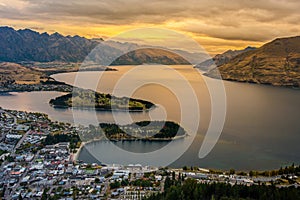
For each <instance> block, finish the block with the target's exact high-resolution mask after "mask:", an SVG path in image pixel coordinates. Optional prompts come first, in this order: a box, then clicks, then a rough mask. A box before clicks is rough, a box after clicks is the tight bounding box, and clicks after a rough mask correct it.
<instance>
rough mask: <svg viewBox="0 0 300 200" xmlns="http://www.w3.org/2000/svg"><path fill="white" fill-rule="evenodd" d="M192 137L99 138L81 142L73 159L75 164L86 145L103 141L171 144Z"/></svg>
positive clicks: (186, 135)
mask: <svg viewBox="0 0 300 200" xmlns="http://www.w3.org/2000/svg"><path fill="white" fill-rule="evenodd" d="M189 136H190V135H189V134H187V133H186V134H184V135H180V136H175V137H174V138H152V139H149V138H148V139H145V138H136V139H119V140H114V139H112V140H110V139H108V138H107V137H105V138H103V136H102V138H99V139H93V140H89V141H86V142H81V144H80V147H79V148H78V150H77V151H76V153H73V154H72V158H73V162H74V161H75V162H76V161H78V158H79V155H80V152H81V150H82V148H83V147H84V146H85V145H88V144H90V143H93V142H101V141H104V142H112V143H114V142H134V141H143V142H170V141H172V140H180V139H184V138H186V137H189Z"/></svg>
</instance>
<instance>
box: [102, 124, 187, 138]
mask: <svg viewBox="0 0 300 200" xmlns="http://www.w3.org/2000/svg"><path fill="white" fill-rule="evenodd" d="M100 128H101V129H102V130H103V132H104V134H105V135H106V137H107V138H108V139H109V140H114V141H120V140H145V141H152V140H166V141H169V140H172V139H176V138H182V137H185V136H186V135H187V134H186V131H185V130H184V129H183V128H182V127H181V126H180V125H179V124H177V123H175V122H172V121H166V122H165V121H151V122H150V121H141V122H135V123H132V124H128V125H117V124H108V123H100Z"/></svg>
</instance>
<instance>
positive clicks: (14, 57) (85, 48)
mask: <svg viewBox="0 0 300 200" xmlns="http://www.w3.org/2000/svg"><path fill="white" fill-rule="evenodd" d="M97 44H98V42H96V41H92V40H88V39H86V38H83V37H80V36H73V37H71V36H66V37H64V36H62V35H60V34H59V33H53V34H51V35H49V34H48V33H42V34H40V33H38V32H35V31H32V30H30V29H24V30H17V31H16V30H14V29H13V28H10V27H0V60H1V61H7V62H19V61H38V62H52V61H64V62H80V61H83V60H84V58H85V57H86V56H87V55H88V53H89V52H90V51H91V50H92V49H93V48H95V47H96V46H97Z"/></svg>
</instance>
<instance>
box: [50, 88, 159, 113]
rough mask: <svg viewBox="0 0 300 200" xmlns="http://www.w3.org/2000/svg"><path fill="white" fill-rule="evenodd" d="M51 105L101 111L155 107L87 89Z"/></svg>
mask: <svg viewBox="0 0 300 200" xmlns="http://www.w3.org/2000/svg"><path fill="white" fill-rule="evenodd" d="M50 104H51V105H52V106H53V107H57V108H81V109H96V110H100V111H101V110H104V111H110V110H120V111H126V110H129V111H147V110H149V109H150V108H151V107H152V106H154V104H153V103H151V102H149V101H145V100H140V99H133V98H128V97H114V96H112V95H110V94H103V93H98V92H94V91H92V90H85V89H74V91H73V92H71V93H68V94H66V95H63V96H59V97H57V98H55V99H51V100H50Z"/></svg>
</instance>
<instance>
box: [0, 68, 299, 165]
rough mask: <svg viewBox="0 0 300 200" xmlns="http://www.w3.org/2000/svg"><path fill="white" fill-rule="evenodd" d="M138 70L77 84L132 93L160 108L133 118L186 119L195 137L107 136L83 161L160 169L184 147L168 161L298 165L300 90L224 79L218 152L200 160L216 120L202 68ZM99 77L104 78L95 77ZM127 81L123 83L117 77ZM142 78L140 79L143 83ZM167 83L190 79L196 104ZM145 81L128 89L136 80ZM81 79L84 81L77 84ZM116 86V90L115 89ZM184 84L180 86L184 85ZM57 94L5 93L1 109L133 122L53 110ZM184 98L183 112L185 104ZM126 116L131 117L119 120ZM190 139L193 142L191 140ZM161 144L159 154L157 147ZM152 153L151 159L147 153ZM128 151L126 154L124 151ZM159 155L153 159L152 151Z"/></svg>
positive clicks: (70, 77)
mask: <svg viewBox="0 0 300 200" xmlns="http://www.w3.org/2000/svg"><path fill="white" fill-rule="evenodd" d="M142 67H143V68H139V70H137V71H135V72H134V73H129V72H130V70H132V69H133V66H118V67H115V68H117V69H118V71H106V72H80V78H81V79H82V80H84V81H80V80H79V81H78V80H77V83H75V85H76V86H80V87H83V88H91V89H95V88H96V89H97V90H98V91H100V92H105V93H112V92H114V93H116V94H120V95H122V94H128V93H132V96H133V97H134V98H141V99H145V100H149V101H151V102H153V103H155V104H156V105H157V107H156V108H155V109H153V110H151V111H150V112H132V113H130V116H129V117H130V120H132V121H141V120H146V119H150V118H151V119H156V120H160V119H165V118H166V119H168V120H172V121H175V122H179V123H180V122H181V121H182V119H183V117H184V118H185V120H186V121H185V123H183V124H181V125H182V126H183V127H184V128H185V129H186V130H187V131H188V132H190V131H191V130H193V128H194V127H192V126H194V125H195V124H197V125H198V126H199V127H198V128H197V131H196V133H195V134H196V135H195V138H193V137H192V136H190V137H186V138H184V139H179V140H176V141H173V142H172V143H169V142H143V141H130V142H129V141H127V142H125V141H123V142H115V143H114V145H111V143H109V142H105V141H95V142H92V143H89V144H87V145H86V146H85V147H84V148H82V150H81V152H80V154H79V159H80V160H83V161H86V162H99V161H102V162H105V163H120V164H130V163H140V164H144V165H155V166H161V165H163V164H164V163H166V162H167V161H168V159H169V160H170V158H171V157H173V158H174V157H176V156H177V155H179V154H180V152H181V151H183V149H185V148H186V147H187V146H188V148H187V150H186V151H184V152H185V153H184V154H183V155H182V156H180V157H179V158H178V159H177V160H176V161H175V162H172V163H171V166H174V167H182V166H184V165H187V166H191V165H192V166H196V165H197V166H201V167H207V168H216V169H229V168H235V169H243V170H248V169H273V168H279V167H280V166H282V165H286V164H291V163H293V162H294V163H298V164H299V162H300V154H299V152H300V145H299V141H300V123H299V119H300V112H299V108H300V105H299V102H300V91H299V90H295V89H289V88H279V87H272V86H264V85H255V84H247V83H237V82H228V81H224V85H225V90H226V98H227V112H226V121H225V125H224V128H223V131H222V134H221V136H220V138H219V140H218V143H217V144H216V145H215V147H214V148H213V150H212V151H211V152H210V153H209V154H208V155H207V156H206V157H205V158H202V159H199V158H198V152H199V148H200V146H201V144H202V142H203V138H204V136H205V133H206V131H207V128H208V125H209V122H210V117H211V108H210V106H211V100H210V96H209V92H208V90H207V87H206V85H205V80H206V79H209V78H207V77H202V76H201V75H200V73H199V72H198V70H197V69H194V68H192V67H191V66H171V68H172V69H174V70H175V71H177V72H178V73H180V74H181V76H182V77H184V79H179V78H177V77H176V76H173V75H172V73H171V71H172V70H170V68H163V67H156V66H151V65H149V66H142ZM75 77H76V73H65V74H56V75H53V78H55V79H56V80H58V81H64V82H66V83H69V84H74V80H75ZM99 77H101V80H99V81H98V79H99ZM124 77H125V79H124V80H123V82H122V81H121V83H122V84H117V83H118V81H120V80H122V78H124ZM142 80H143V81H142ZM160 80H164V81H165V82H166V83H169V84H170V88H177V89H178V90H179V91H185V90H187V89H186V81H188V83H189V84H190V86H191V88H192V89H193V90H194V91H195V95H196V97H197V100H198V102H199V103H198V105H195V104H194V103H193V102H194V100H193V99H190V98H184V97H185V96H184V95H185V93H184V92H183V93H180V94H176V93H174V91H172V89H170V88H167V87H165V86H164V85H163V84H158V83H159V81H160ZM141 81H142V82H141ZM144 82H148V84H145V85H142V86H140V87H137V88H135V89H134V91H131V89H132V88H134V87H135V86H134V85H135V84H137V83H138V84H143V83H144ZM77 84H79V85H77ZM116 84H117V86H118V87H117V88H114V87H115V86H116ZM180 89H181V90H180ZM61 94H62V93H59V92H24V93H12V95H8V96H1V97H0V106H1V107H3V108H7V109H16V110H26V111H37V112H43V113H47V114H48V115H49V116H50V118H51V119H53V120H58V121H64V122H71V123H73V122H74V116H75V118H76V120H75V121H76V122H78V123H81V124H85V125H87V124H89V123H94V124H97V123H98V122H115V121H116V120H117V121H118V122H120V123H124V124H125V123H127V122H128V120H129V119H128V113H126V112H118V113H114V115H113V114H112V112H96V113H95V112H93V111H89V110H77V109H74V110H72V109H54V108H52V107H51V106H50V105H49V104H48V102H49V100H50V99H51V98H54V97H56V96H59V95H61ZM180 98H184V101H186V102H185V107H184V109H185V110H184V112H185V113H190V115H187V114H185V115H184V116H183V115H182V113H183V111H182V110H181V109H180V108H181V107H180V106H181V104H182V102H181V101H180ZM197 107H199V109H200V120H195V119H196V118H195V116H194V115H193V114H194V113H195V111H196V110H197V109H196V108H197ZM122 119H126V120H124V121H122ZM190 143H191V145H189V144H190ZM120 149H122V150H126V151H128V152H131V154H128V155H132V156H123V155H122V154H120ZM159 149H164V151H163V153H161V154H159V156H156V155H155V154H151V152H154V151H155V150H159ZM143 153H149V156H143ZM124 155H126V154H124ZM154 155H155V156H154Z"/></svg>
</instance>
